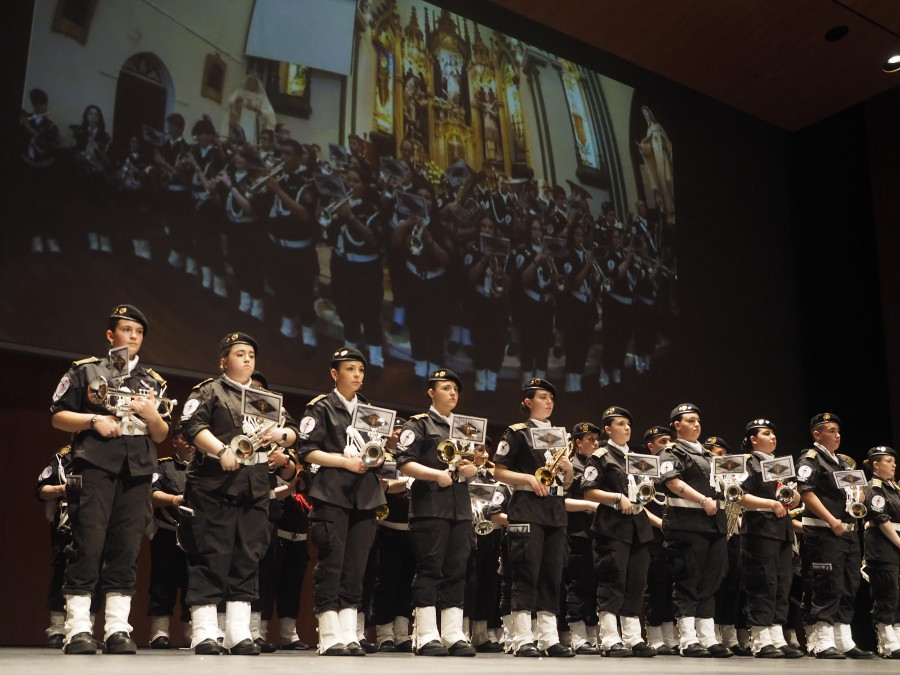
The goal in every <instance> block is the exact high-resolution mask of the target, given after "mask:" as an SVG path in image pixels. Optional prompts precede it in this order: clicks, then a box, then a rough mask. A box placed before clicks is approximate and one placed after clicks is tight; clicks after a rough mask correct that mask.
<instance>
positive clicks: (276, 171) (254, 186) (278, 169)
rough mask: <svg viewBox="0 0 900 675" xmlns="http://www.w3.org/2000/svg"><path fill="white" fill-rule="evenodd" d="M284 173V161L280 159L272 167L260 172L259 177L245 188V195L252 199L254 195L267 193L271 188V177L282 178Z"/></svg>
mask: <svg viewBox="0 0 900 675" xmlns="http://www.w3.org/2000/svg"><path fill="white" fill-rule="evenodd" d="M283 173H284V162H283V161H281V160H278V161H277V162H276V163H275V164H274V165H273V166H272V168H270V169H268V170H267V171H265V172H264V173H262V174H260V175H259V176H258V177H257V178H255V179H254V180H253V182H252V183H250V185H248V186H247V187H246V189H245V190H244V197H245V198H246V199H250V198H251V197H253V196H254V195H263V194H266V192H268V190H269V179H270V178H281V175H282V174H283Z"/></svg>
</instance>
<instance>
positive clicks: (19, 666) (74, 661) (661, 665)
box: [0, 647, 897, 675]
mask: <svg viewBox="0 0 900 675" xmlns="http://www.w3.org/2000/svg"><path fill="white" fill-rule="evenodd" d="M551 660H552V661H553V663H552V664H551V663H548V661H551ZM413 661H415V665H413V663H412V662H413ZM64 662H65V663H64ZM612 666H613V663H611V662H610V661H608V660H607V659H605V658H602V657H587V656H579V657H575V658H574V659H515V658H514V657H511V656H505V655H502V654H479V655H478V656H476V657H475V658H472V659H465V658H450V657H447V658H434V657H431V658H429V657H423V656H413V655H412V654H370V655H368V656H366V657H365V658H364V659H363V658H358V659H354V658H352V657H320V656H317V655H316V654H315V653H314V652H275V653H274V654H261V655H260V656H253V657H251V656H216V657H211V656H195V655H194V654H193V653H192V652H191V651H189V650H186V649H176V650H172V651H165V652H163V651H152V650H150V649H139V650H138V653H137V654H136V655H133V656H111V655H107V654H96V655H94V656H76V655H72V656H68V655H65V654H63V653H62V652H61V651H56V650H51V649H47V648H39V647H6V648H0V671H2V672H3V675H14V674H15V675H17V674H18V673H42V674H44V675H46V673H49V672H57V671H59V670H60V669H61V668H65V669H66V672H88V671H90V672H91V674H92V675H121V673H123V672H126V671H127V672H128V674H129V675H159V673H160V672H164V671H167V670H168V669H169V668H172V670H173V671H175V672H178V671H184V670H185V669H186V668H189V669H190V672H191V673H192V675H201V674H203V673H216V675H232V674H234V675H252V674H253V673H261V674H262V673H265V674H267V675H268V674H269V673H272V672H273V671H275V672H277V671H280V670H282V669H283V670H284V671H285V672H288V671H291V672H297V669H299V670H300V671H303V670H305V669H306V668H309V669H310V671H314V672H315V673H316V675H329V674H330V673H335V674H341V675H344V674H345V673H348V672H350V671H353V670H356V671H358V672H362V673H366V675H397V673H398V672H409V671H410V669H412V668H415V669H417V670H420V669H427V670H428V672H429V673H430V674H431V675H434V674H437V673H472V672H473V670H474V672H478V673H480V674H489V673H497V674H502V675H507V674H508V673H509V671H510V670H511V669H514V670H515V671H516V675H519V674H520V673H541V675H546V673H547V671H548V669H549V670H553V671H564V672H566V673H567V675H572V674H573V673H586V674H587V673H591V674H593V673H596V672H597V670H598V669H608V668H610V667H612ZM768 667H773V668H777V669H778V672H779V673H780V674H781V675H783V674H784V673H828V672H832V673H838V672H844V673H847V672H860V671H862V670H865V671H866V672H867V673H879V672H885V673H887V672H896V671H897V664H895V663H893V662H892V661H887V660H884V659H872V660H870V661H860V662H856V661H850V660H845V661H825V660H818V659H813V658H803V659H795V660H789V661H786V660H784V659H778V660H777V661H776V662H774V663H773V662H771V661H769V662H766V661H763V660H761V659H754V658H746V657H733V658H730V659H685V658H681V657H677V656H667V657H656V658H652V659H634V658H631V659H617V660H616V662H615V671H616V673H647V674H648V675H649V674H651V673H652V674H653V675H656V674H657V673H659V672H661V671H665V672H666V675H670V674H672V673H689V674H690V675H703V674H705V673H709V674H711V675H712V674H713V673H715V674H717V675H718V674H719V673H759V672H761V671H762V670H763V669H765V668H768Z"/></svg>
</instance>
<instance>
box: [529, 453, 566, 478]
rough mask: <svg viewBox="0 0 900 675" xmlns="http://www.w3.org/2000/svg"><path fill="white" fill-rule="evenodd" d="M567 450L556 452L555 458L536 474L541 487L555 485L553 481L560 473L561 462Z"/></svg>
mask: <svg viewBox="0 0 900 675" xmlns="http://www.w3.org/2000/svg"><path fill="white" fill-rule="evenodd" d="M566 450H567V448H566V447H565V446H564V447H562V448H558V449H557V450H556V452H555V453H553V457H551V458H550V461H548V462H547V463H546V464H545V465H544V466H542V467H541V468H540V469H538V470H537V471H535V472H534V477H535V478H537V479H538V482H539V483H540V484H541V485H544V486H547V487H550V486H551V485H553V481H554V480H556V474H557V473H559V460H561V459H562V457H563V455H564V454H565V453H566Z"/></svg>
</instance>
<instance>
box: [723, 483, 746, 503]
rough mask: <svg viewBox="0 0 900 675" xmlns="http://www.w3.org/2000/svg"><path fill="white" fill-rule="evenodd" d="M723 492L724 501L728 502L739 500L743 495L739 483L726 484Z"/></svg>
mask: <svg viewBox="0 0 900 675" xmlns="http://www.w3.org/2000/svg"><path fill="white" fill-rule="evenodd" d="M723 492H724V494H725V501H726V502H728V503H729V504H734V503H735V502H739V501H741V499H742V498H743V496H744V490H743V488H742V487H741V486H740V485H734V484H731V485H726V486H725V490H724V491H723Z"/></svg>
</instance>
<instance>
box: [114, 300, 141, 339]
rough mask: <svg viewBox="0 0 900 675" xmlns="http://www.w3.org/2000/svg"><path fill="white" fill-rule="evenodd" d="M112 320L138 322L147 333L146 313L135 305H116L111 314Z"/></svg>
mask: <svg viewBox="0 0 900 675" xmlns="http://www.w3.org/2000/svg"><path fill="white" fill-rule="evenodd" d="M109 318H110V319H128V320H129V321H137V322H138V323H139V324H141V326H142V327H143V329H144V334H146V333H147V317H146V316H144V313H143V312H142V311H141V310H139V309H138V308H137V307H135V306H134V305H116V306H115V307H113V310H112V312H110V313H109Z"/></svg>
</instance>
